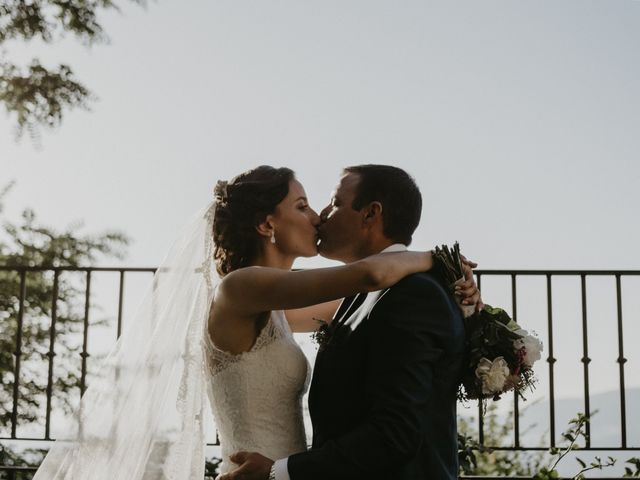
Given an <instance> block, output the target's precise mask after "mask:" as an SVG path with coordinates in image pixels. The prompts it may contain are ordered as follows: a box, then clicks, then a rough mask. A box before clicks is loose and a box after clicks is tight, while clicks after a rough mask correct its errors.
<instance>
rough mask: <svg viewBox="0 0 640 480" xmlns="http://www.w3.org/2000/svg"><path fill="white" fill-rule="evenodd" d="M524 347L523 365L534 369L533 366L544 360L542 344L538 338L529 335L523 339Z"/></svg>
mask: <svg viewBox="0 0 640 480" xmlns="http://www.w3.org/2000/svg"><path fill="white" fill-rule="evenodd" d="M522 344H523V346H524V358H523V359H522V363H523V364H524V365H526V366H527V367H533V364H534V363H535V362H537V361H538V360H540V358H542V349H543V346H542V342H541V341H540V340H539V339H538V337H534V336H533V335H527V336H526V337H524V338H523V339H522Z"/></svg>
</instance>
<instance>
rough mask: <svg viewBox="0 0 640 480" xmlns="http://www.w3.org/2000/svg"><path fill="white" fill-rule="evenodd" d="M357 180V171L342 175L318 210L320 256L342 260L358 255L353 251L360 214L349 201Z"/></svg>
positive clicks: (361, 231)
mask: <svg viewBox="0 0 640 480" xmlns="http://www.w3.org/2000/svg"><path fill="white" fill-rule="evenodd" d="M359 183H360V176H359V175H358V174H355V173H348V174H346V175H344V176H343V177H342V178H341V179H340V183H339V184H338V186H337V187H336V189H335V191H334V192H333V194H332V196H331V203H330V204H329V205H327V206H326V207H325V208H324V209H323V210H322V212H321V213H320V219H321V223H320V226H319V227H318V231H319V234H320V243H319V244H318V252H319V253H320V255H322V256H323V257H326V258H331V259H332V260H339V261H341V262H345V263H347V262H353V261H355V260H357V259H358V258H357V254H356V252H357V251H358V245H359V244H360V242H361V240H362V236H363V234H364V229H363V228H362V226H363V223H362V214H361V212H360V211H358V210H354V209H353V207H352V205H353V200H354V199H355V196H356V193H357V191H358V184H359Z"/></svg>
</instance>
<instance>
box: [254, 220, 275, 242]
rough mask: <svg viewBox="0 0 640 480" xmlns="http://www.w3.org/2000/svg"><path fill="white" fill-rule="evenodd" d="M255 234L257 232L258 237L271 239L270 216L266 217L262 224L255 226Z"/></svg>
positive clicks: (271, 226) (271, 223)
mask: <svg viewBox="0 0 640 480" xmlns="http://www.w3.org/2000/svg"><path fill="white" fill-rule="evenodd" d="M256 232H258V235H260V236H261V237H264V238H266V239H269V238H271V234H272V232H273V221H272V218H271V215H267V218H265V219H264V222H262V223H259V224H258V225H256Z"/></svg>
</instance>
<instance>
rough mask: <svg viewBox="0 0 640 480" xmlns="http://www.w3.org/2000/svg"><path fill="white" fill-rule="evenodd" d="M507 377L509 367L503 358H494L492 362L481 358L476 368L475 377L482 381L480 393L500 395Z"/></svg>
mask: <svg viewBox="0 0 640 480" xmlns="http://www.w3.org/2000/svg"><path fill="white" fill-rule="evenodd" d="M508 376H509V365H507V362H506V361H505V359H504V358H503V357H496V359H495V360H494V361H493V362H492V361H491V360H489V359H488V358H484V357H483V358H481V359H480V361H479V362H478V367H477V368H476V377H478V378H479V379H480V380H481V381H482V393H484V394H494V393H500V392H501V391H502V389H503V388H504V384H505V381H506V380H507V377H508Z"/></svg>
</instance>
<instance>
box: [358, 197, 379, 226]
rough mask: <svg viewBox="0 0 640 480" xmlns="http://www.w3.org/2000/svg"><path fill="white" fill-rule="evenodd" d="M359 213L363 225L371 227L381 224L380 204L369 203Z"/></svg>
mask: <svg viewBox="0 0 640 480" xmlns="http://www.w3.org/2000/svg"><path fill="white" fill-rule="evenodd" d="M361 212H362V222H363V224H365V225H368V226H373V225H375V224H376V223H378V222H382V204H381V203H380V202H371V203H370V204H369V205H367V206H365V207H364V208H363V209H362V210H361Z"/></svg>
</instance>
